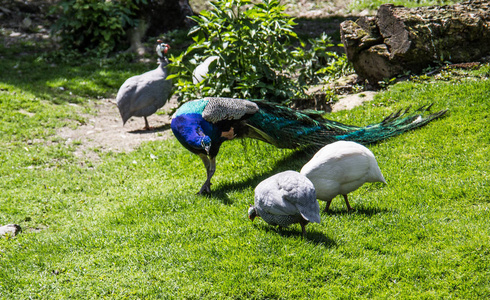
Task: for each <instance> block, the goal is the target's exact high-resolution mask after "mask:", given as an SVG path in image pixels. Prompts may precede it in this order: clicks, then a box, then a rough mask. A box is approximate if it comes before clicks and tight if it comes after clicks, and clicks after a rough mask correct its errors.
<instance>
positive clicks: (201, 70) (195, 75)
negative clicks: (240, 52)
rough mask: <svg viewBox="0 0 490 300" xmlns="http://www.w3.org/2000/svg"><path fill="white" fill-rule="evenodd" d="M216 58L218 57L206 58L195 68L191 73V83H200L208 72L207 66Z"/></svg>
mask: <svg viewBox="0 0 490 300" xmlns="http://www.w3.org/2000/svg"><path fill="white" fill-rule="evenodd" d="M218 58H219V56H215V55H213V56H210V57H208V58H206V59H205V60H204V62H203V63H201V64H200V65H199V66H197V67H196V68H195V69H194V71H193V72H192V83H193V84H197V83H199V82H201V81H202V80H203V79H204V77H206V75H207V74H208V72H209V65H211V63H212V62H213V61H215V60H217V59H218Z"/></svg>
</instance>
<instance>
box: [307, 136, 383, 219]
mask: <svg viewBox="0 0 490 300" xmlns="http://www.w3.org/2000/svg"><path fill="white" fill-rule="evenodd" d="M300 173H301V174H302V175H304V176H306V177H307V178H308V179H310V180H311V182H312V183H313V185H314V186H315V190H316V196H317V198H318V199H319V200H322V201H326V202H327V205H326V206H325V210H324V211H328V208H329V207H330V203H331V202H332V199H333V198H334V197H335V196H337V195H342V196H344V200H345V204H346V205H347V210H351V209H352V208H351V206H350V204H349V200H348V199H347V194H348V193H350V192H353V191H355V190H357V189H358V188H359V187H361V186H362V185H363V184H364V183H366V182H383V183H386V181H385V179H384V177H383V175H382V174H381V170H380V169H379V167H378V163H377V162H376V158H375V157H374V154H373V153H372V152H371V151H370V150H369V149H368V148H366V147H364V146H363V145H360V144H358V143H354V142H348V141H339V142H335V143H332V144H329V145H327V146H325V147H323V148H322V149H320V151H318V152H317V153H316V154H315V155H314V156H313V158H312V159H311V160H310V161H309V162H308V163H307V164H306V165H304V166H303V168H302V169H301V171H300Z"/></svg>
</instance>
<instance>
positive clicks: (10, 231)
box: [0, 224, 22, 237]
mask: <svg viewBox="0 0 490 300" xmlns="http://www.w3.org/2000/svg"><path fill="white" fill-rule="evenodd" d="M20 232H22V228H21V227H20V225H17V224H8V225H4V226H2V227H0V237H3V236H5V235H9V236H11V237H12V236H16V235H17V234H19V233H20Z"/></svg>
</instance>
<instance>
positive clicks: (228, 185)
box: [207, 150, 314, 204]
mask: <svg viewBox="0 0 490 300" xmlns="http://www.w3.org/2000/svg"><path fill="white" fill-rule="evenodd" d="M310 152H311V151H308V150H306V151H295V152H292V153H291V154H290V155H288V156H286V157H285V158H284V159H282V160H280V161H278V162H277V163H276V165H275V166H274V168H273V169H272V170H271V171H269V172H266V173H261V174H257V175H255V176H253V177H250V178H248V179H246V180H244V181H240V182H236V181H234V182H225V183H223V184H221V183H220V184H219V185H217V187H216V188H215V189H213V188H212V192H211V195H207V196H208V197H213V198H216V199H219V200H221V201H222V202H223V203H224V204H233V200H232V199H230V197H228V193H229V192H231V191H236V190H243V189H246V188H249V187H255V186H257V185H258V184H259V183H260V182H261V181H262V180H264V179H266V178H269V177H271V176H273V175H275V174H277V173H280V172H283V171H287V170H294V171H299V170H300V169H301V167H302V166H303V165H304V164H306V162H308V160H310V159H311V157H312V156H313V154H314V153H310ZM252 202H253V199H252Z"/></svg>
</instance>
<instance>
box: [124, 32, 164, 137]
mask: <svg viewBox="0 0 490 300" xmlns="http://www.w3.org/2000/svg"><path fill="white" fill-rule="evenodd" d="M157 42H158V44H157V47H156V52H157V55H158V63H159V64H160V65H159V66H158V67H157V68H156V69H155V70H152V71H149V72H146V73H143V74H141V75H137V76H133V77H131V78H129V79H127V80H126V81H125V82H124V83H123V84H122V85H121V87H120V88H119V91H118V92H117V97H116V102H117V107H118V108H119V113H120V114H121V117H122V119H123V124H126V122H127V121H128V120H129V118H131V117H132V116H135V117H143V118H144V119H145V128H144V129H146V130H149V129H150V126H149V124H148V119H147V118H146V117H148V116H150V115H152V114H154V113H155V112H156V111H157V110H158V109H159V108H161V107H162V106H163V105H165V103H166V102H167V100H168V98H169V96H170V92H171V90H172V81H171V80H167V75H168V73H167V64H168V60H167V58H166V56H165V54H167V51H168V49H169V48H170V47H169V46H168V45H167V44H164V43H163V42H162V41H161V40H158V41H157Z"/></svg>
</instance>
